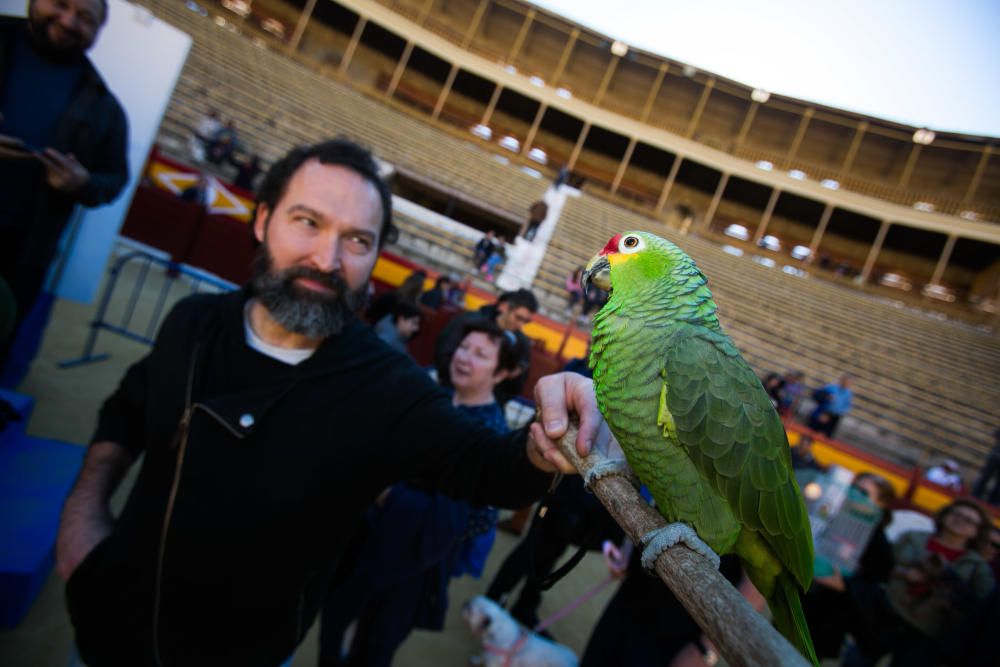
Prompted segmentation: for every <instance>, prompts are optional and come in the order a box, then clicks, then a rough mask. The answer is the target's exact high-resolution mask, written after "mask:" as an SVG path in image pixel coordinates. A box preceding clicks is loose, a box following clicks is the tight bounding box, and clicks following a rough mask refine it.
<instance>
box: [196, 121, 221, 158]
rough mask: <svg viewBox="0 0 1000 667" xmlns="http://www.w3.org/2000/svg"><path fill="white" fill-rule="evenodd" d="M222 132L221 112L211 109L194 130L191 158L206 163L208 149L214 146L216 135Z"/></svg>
mask: <svg viewBox="0 0 1000 667" xmlns="http://www.w3.org/2000/svg"><path fill="white" fill-rule="evenodd" d="M221 130H222V121H221V120H220V119H219V112H218V111H217V110H216V109H209V110H208V112H207V113H206V114H205V115H204V116H202V117H201V119H200V120H199V121H198V125H197V127H195V130H194V137H193V141H192V142H191V146H190V149H191V158H192V159H194V160H195V161H196V162H204V160H205V157H206V155H207V154H208V147H209V146H210V145H211V144H212V140H213V139H214V138H215V135H217V134H218V133H219V131H221Z"/></svg>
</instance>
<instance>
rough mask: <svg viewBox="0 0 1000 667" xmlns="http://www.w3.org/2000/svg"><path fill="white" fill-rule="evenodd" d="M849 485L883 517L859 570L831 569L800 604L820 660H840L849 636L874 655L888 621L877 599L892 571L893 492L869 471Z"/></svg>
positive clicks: (888, 485) (868, 545)
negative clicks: (890, 527) (888, 533)
mask: <svg viewBox="0 0 1000 667" xmlns="http://www.w3.org/2000/svg"><path fill="white" fill-rule="evenodd" d="M800 446H801V445H800ZM795 449H798V447H796V448H795ZM792 451H793V452H794V451H795V450H794V449H793V450H792ZM852 486H853V487H854V488H855V489H857V490H859V491H861V492H863V493H864V494H865V495H866V496H868V499H869V500H870V501H871V502H872V503H873V504H874V505H876V506H877V507H878V508H879V509H881V510H882V518H881V519H880V521H879V525H878V527H877V528H876V529H875V531H874V532H873V533H872V534H871V536H870V537H869V539H868V544H867V545H865V550H864V552H863V553H862V555H861V560H860V562H859V563H858V568H857V570H856V571H855V572H853V573H852V574H850V575H849V576H848V575H844V574H842V573H841V572H840V570H838V569H836V568H834V571H833V574H830V575H828V576H822V577H820V576H818V577H815V578H814V579H813V587H812V588H810V589H809V592H808V593H807V594H806V595H805V597H804V598H803V599H802V608H803V610H804V611H805V614H806V619H807V620H808V622H809V633H810V634H811V635H812V640H813V646H814V647H815V649H816V655H817V656H819V658H820V659H823V658H836V657H837V656H839V655H840V650H841V647H842V646H843V643H844V637H845V635H846V634H847V633H850V634H851V636H852V637H853V638H854V641H855V643H856V644H858V645H859V646H860V648H861V650H863V651H867V652H869V653H870V652H872V647H873V646H875V645H877V633H878V632H879V630H880V629H881V628H882V627H883V625H884V624H885V620H886V618H885V612H884V606H883V604H882V601H881V597H882V586H883V584H885V583H886V582H887V581H888V580H889V573H890V572H891V571H892V545H891V544H890V543H889V539H888V538H887V537H886V534H885V528H886V526H888V525H889V524H890V523H891V522H892V505H893V503H894V502H895V501H896V492H895V490H894V489H893V488H892V484H890V483H889V482H888V480H886V479H885V478H883V477H880V476H879V475H876V474H875V473H871V472H863V473H860V474H858V475H857V476H856V477H855V478H854V481H853V483H852Z"/></svg>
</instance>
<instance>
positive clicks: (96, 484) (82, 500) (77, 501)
mask: <svg viewBox="0 0 1000 667" xmlns="http://www.w3.org/2000/svg"><path fill="white" fill-rule="evenodd" d="M130 465H132V456H131V455H130V454H129V453H128V451H127V450H126V449H125V448H124V447H122V446H121V445H118V444H116V443H114V442H107V441H104V442H95V443H93V444H91V445H90V447H88V448H87V455H86V456H85V457H84V459H83V468H82V469H81V470H80V476H79V477H77V479H76V484H75V485H74V486H73V490H72V491H70V493H69V496H67V497H66V504H65V505H64V506H63V511H62V516H61V517H60V521H59V535H58V536H57V537H56V572H57V573H58V574H59V576H60V577H62V578H63V579H64V580H66V581H68V580H69V578H70V577H71V576H72V575H73V571H74V570H76V568H77V566H78V565H79V564H80V563H81V562H82V561H83V559H84V558H86V557H87V554H89V553H90V552H91V551H92V550H93V548H94V547H96V546H97V544H98V543H99V542H100V541H101V540H103V539H104V538H106V537H107V536H108V535H110V534H111V531H112V528H113V526H114V523H113V519H112V516H111V510H110V506H109V504H108V501H109V500H110V498H111V494H112V493H113V492H114V490H115V488H116V487H117V486H118V484H119V482H121V479H122V476H123V475H124V474H125V471H126V470H128V467H129V466H130Z"/></svg>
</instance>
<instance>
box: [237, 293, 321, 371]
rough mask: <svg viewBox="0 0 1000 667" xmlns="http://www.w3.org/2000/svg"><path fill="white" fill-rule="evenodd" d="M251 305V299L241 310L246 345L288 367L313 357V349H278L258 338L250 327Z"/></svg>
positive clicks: (314, 349)
mask: <svg viewBox="0 0 1000 667" xmlns="http://www.w3.org/2000/svg"><path fill="white" fill-rule="evenodd" d="M252 305H253V299H250V300H249V301H247V305H246V307H244V308H243V331H244V333H245V334H246V341H247V345H249V346H250V347H251V348H253V349H254V350H257V351H258V352H260V353H261V354H263V355H266V356H268V357H271V358H272V359H277V360H278V361H280V362H282V363H284V364H288V365H290V366H297V365H299V364H301V363H302V362H303V361H305V360H306V359H308V358H309V357H311V356H312V355H313V352H315V351H316V348H314V347H307V348H300V347H279V346H277V345H271V344H270V343H268V342H267V341H265V340H264V339H263V338H261V337H260V336H258V335H257V333H256V332H255V331H254V330H253V327H252V326H250V307H251V306H252Z"/></svg>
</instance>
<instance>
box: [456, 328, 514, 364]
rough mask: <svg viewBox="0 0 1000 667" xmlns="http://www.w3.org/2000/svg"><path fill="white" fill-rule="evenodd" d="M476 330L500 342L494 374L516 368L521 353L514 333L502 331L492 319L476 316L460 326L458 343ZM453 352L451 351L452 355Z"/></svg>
mask: <svg viewBox="0 0 1000 667" xmlns="http://www.w3.org/2000/svg"><path fill="white" fill-rule="evenodd" d="M476 331H478V332H481V333H484V334H486V335H487V336H489V339H490V340H492V341H493V342H495V343H499V344H500V352H499V353H498V354H497V368H496V371H495V372H494V374H495V373H496V372H499V371H512V370H514V369H515V368H517V364H518V361H520V356H521V355H520V354H519V353H518V349H517V337H516V336H515V335H514V334H512V333H511V332H509V331H504V330H503V329H501V328H500V325H499V324H497V323H496V322H494V321H493V320H490V319H487V318H485V317H477V318H476V319H473V320H469V321H468V322H466V323H465V325H464V326H463V327H462V335H461V337H460V338H459V339H458V341H459V345H461V344H462V341H463V340H465V337H466V336H468V335H469V334H470V333H473V332H476ZM455 349H456V350H457V349H458V345H456V346H455ZM454 354H455V353H454V352H452V356H454ZM449 362H450V359H449Z"/></svg>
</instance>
